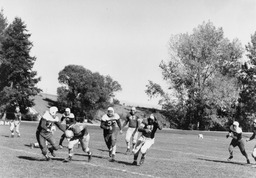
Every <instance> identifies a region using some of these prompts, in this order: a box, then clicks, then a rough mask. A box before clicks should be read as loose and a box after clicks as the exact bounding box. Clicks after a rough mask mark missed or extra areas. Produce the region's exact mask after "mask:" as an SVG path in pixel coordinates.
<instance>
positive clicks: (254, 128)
mask: <svg viewBox="0 0 256 178" xmlns="http://www.w3.org/2000/svg"><path fill="white" fill-rule="evenodd" d="M252 132H253V134H252V136H251V137H250V138H248V139H246V141H247V142H248V141H251V140H253V139H254V138H255V136H256V119H254V120H253V131H252ZM255 151H256V145H254V148H253V152H255ZM252 157H253V158H254V160H255V161H256V157H255V156H253V154H252Z"/></svg>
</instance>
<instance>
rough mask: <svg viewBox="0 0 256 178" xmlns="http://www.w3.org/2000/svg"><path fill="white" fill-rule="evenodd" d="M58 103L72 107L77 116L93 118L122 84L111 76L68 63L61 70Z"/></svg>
mask: <svg viewBox="0 0 256 178" xmlns="http://www.w3.org/2000/svg"><path fill="white" fill-rule="evenodd" d="M58 80H59V83H61V84H62V85H63V86H62V87H59V88H58V91H57V92H58V103H59V104H60V105H61V106H62V107H71V108H72V110H73V112H75V114H76V115H77V116H79V115H80V116H86V117H89V118H91V117H92V115H93V114H94V112H95V111H96V110H97V109H99V108H104V107H106V106H107V105H109V104H110V103H109V101H110V98H112V97H114V93H115V92H117V91H120V90H121V85H120V84H119V83H118V82H117V81H114V80H113V79H112V78H111V77H110V76H103V75H100V74H99V73H97V72H95V73H93V72H91V71H90V70H88V69H85V68H84V67H83V66H79V65H68V66H66V67H65V68H64V69H63V70H61V71H60V72H59V77H58Z"/></svg>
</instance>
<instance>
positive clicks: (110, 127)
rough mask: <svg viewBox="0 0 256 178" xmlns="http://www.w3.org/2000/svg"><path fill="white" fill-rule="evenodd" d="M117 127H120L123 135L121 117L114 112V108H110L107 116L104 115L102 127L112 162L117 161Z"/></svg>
mask: <svg viewBox="0 0 256 178" xmlns="http://www.w3.org/2000/svg"><path fill="white" fill-rule="evenodd" d="M116 125H118V127H119V129H120V133H121V134H122V126H121V122H120V116H119V115H118V114H117V113H115V112H114V109H113V108H112V107H109V108H108V111H107V114H104V115H103V116H102V118H101V124H100V127H101V128H102V129H103V136H104V140H105V143H106V145H107V147H108V150H109V157H110V161H111V162H114V161H115V155H116V139H117V129H116Z"/></svg>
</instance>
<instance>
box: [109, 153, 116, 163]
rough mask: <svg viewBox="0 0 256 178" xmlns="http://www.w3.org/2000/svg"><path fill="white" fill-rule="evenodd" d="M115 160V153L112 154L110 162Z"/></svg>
mask: <svg viewBox="0 0 256 178" xmlns="http://www.w3.org/2000/svg"><path fill="white" fill-rule="evenodd" d="M115 161H116V160H115V155H114V154H112V156H111V159H110V162H115Z"/></svg>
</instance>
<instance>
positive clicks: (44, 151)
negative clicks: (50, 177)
mask: <svg viewBox="0 0 256 178" xmlns="http://www.w3.org/2000/svg"><path fill="white" fill-rule="evenodd" d="M36 139H37V142H38V144H39V147H40V149H41V151H42V154H43V155H44V157H45V158H46V160H47V161H50V160H51V158H50V157H49V156H48V154H47V146H46V144H45V141H46V139H45V138H44V137H43V136H42V135H41V134H40V132H36Z"/></svg>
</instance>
